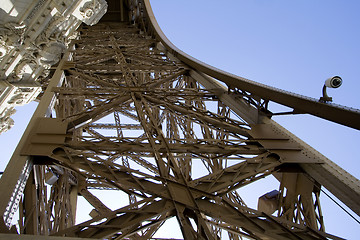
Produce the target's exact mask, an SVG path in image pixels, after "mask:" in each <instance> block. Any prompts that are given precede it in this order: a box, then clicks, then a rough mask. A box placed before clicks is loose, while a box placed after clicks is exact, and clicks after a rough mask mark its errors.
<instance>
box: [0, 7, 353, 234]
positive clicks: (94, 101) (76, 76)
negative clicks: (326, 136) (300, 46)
mask: <svg viewBox="0 0 360 240" xmlns="http://www.w3.org/2000/svg"><path fill="white" fill-rule="evenodd" d="M108 5H109V9H111V11H108V13H106V15H105V16H104V17H103V18H102V19H101V20H100V22H99V23H98V24H96V25H93V26H87V25H81V26H80V27H79V28H78V32H79V34H78V36H77V37H76V38H75V39H74V40H73V41H72V42H71V44H70V45H69V47H68V49H67V51H66V52H65V53H64V54H63V57H62V59H61V61H60V62H59V63H58V64H57V65H56V67H53V68H52V70H51V74H50V76H51V77H48V79H47V81H43V83H42V84H43V85H42V86H43V88H44V92H43V93H42V96H41V101H40V103H39V105H38V108H37V110H36V111H35V113H34V116H33V118H32V120H31V121H30V123H29V125H28V128H27V130H26V131H25V133H24V136H23V137H22V139H21V141H20V143H19V145H18V147H17V149H16V150H15V152H14V154H13V157H12V159H11V160H10V162H9V164H8V166H7V168H6V170H5V172H4V174H3V176H2V177H1V180H0V193H1V201H0V213H1V216H2V218H1V219H0V226H1V227H0V230H1V233H3V234H20V235H19V239H21V236H22V235H21V234H30V235H45V236H52V237H54V238H51V237H48V239H77V238H85V239H91V238H92V239H156V237H154V235H155V234H156V232H157V230H159V228H160V227H161V226H162V225H163V224H164V223H165V222H166V221H167V220H169V219H171V218H173V219H174V218H175V219H176V220H177V222H178V225H179V227H180V229H181V233H182V235H183V238H184V239H221V238H225V237H226V238H228V239H276V240H278V239H341V238H340V237H341V236H340V237H336V236H333V235H331V234H328V233H326V231H325V227H324V222H323V216H322V212H321V205H320V199H319V195H320V193H321V189H322V188H326V189H327V190H328V191H330V192H331V193H332V194H334V195H335V196H336V197H337V198H338V199H339V200H340V201H341V202H342V203H343V204H345V205H346V206H347V207H349V208H350V209H351V210H352V211H353V212H354V213H356V214H358V215H359V214H360V201H359V200H360V184H359V180H357V179H356V178H354V177H353V176H351V175H350V174H349V173H347V172H345V171H344V170H342V169H341V168H340V167H339V166H337V165H336V164H334V163H333V162H331V161H330V160H329V159H327V158H326V157H324V156H323V155H321V154H320V153H319V152H317V151H316V150H314V149H313V148H312V147H311V146H309V145H307V144H305V143H304V142H302V141H301V140H300V139H299V138H297V137H296V136H294V135H293V134H292V133H290V132H289V131H287V130H285V129H284V128H283V127H281V126H280V125H279V124H277V123H276V122H274V121H273V120H272V119H271V116H272V113H271V112H270V110H269V109H268V103H269V101H273V102H277V103H279V104H282V105H285V106H288V107H291V108H293V109H294V111H298V112H301V113H308V114H312V115H314V116H317V117H320V118H324V119H327V120H330V121H333V122H336V123H339V124H343V125H346V126H349V127H351V128H355V129H360V113H359V111H356V110H349V109H347V108H344V107H340V106H333V105H329V104H327V103H326V102H320V101H317V100H314V99H310V98H306V97H302V96H299V95H296V94H292V93H289V92H286V91H282V90H279V89H275V88H272V87H269V86H265V85H262V84H259V83H256V82H253V81H250V80H247V79H244V78H241V77H238V76H234V75H231V74H228V73H226V72H223V71H221V70H219V69H216V68H213V67H211V66H208V65H206V64H204V63H202V62H199V61H198V60H196V59H194V58H192V57H191V56H188V55H186V54H185V53H183V52H181V51H180V50H178V49H177V48H176V47H175V46H173V45H172V43H171V42H169V40H168V39H167V38H166V37H165V35H164V34H163V33H162V32H161V30H160V28H159V26H158V25H157V23H156V20H155V18H154V15H153V13H152V10H151V7H150V4H149V1H148V0H139V1H135V0H133V1H126V0H124V1H120V0H119V1H108ZM269 175H273V176H274V177H275V178H276V179H277V180H278V181H279V188H278V189H276V190H274V191H272V192H269V193H267V194H265V195H263V196H262V197H260V198H259V202H258V208H257V209H252V208H249V207H248V206H247V205H246V203H245V202H244V201H243V199H242V198H241V196H240V194H239V193H238V191H237V190H238V189H240V188H242V187H244V186H247V185H249V184H252V183H254V182H256V181H258V180H261V179H263V178H265V177H267V176H269ZM99 193H100V194H99ZM80 198H82V199H85V200H86V201H87V202H88V204H90V205H91V206H92V208H93V210H92V211H91V213H90V215H91V219H90V220H88V221H85V222H82V223H77V222H76V221H75V220H76V216H77V215H78V214H79V212H81V210H82V206H81V204H80V201H79V202H78V200H79V199H80ZM109 201H113V202H115V203H116V209H115V210H114V208H113V207H111V206H110V205H109V203H108V202H109ZM16 209H18V213H19V220H18V227H17V228H15V227H14V226H12V225H11V222H12V219H13V216H14V214H15V212H16ZM169 232H170V233H169V234H170V235H171V231H169ZM1 236H10V235H1ZM12 236H13V235H12ZM56 236H57V237H58V238H55V237H56ZM170 237H171V236H170ZM39 239H43V238H40V237H39ZM44 239H47V237H44ZM169 239H170V238H169Z"/></svg>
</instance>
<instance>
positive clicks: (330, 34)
mask: <svg viewBox="0 0 360 240" xmlns="http://www.w3.org/2000/svg"><path fill="white" fill-rule="evenodd" d="M151 4H152V8H153V11H154V13H155V16H156V18H157V21H158V22H159V25H160V27H161V28H162V30H163V31H164V33H165V35H166V36H167V37H168V38H169V39H170V41H172V42H173V43H174V44H175V45H176V46H177V47H178V48H180V49H181V50H183V51H184V52H186V53H188V54H190V55H191V56H193V57H195V58H198V59H199V60H201V61H203V62H206V63H208V64H210V65H213V66H215V67H218V68H220V69H222V70H226V71H228V72H231V73H234V74H236V75H239V76H241V77H245V78H248V79H251V80H254V81H257V82H261V83H264V84H267V85H271V86H274V87H277V88H281V89H284V90H287V91H291V92H295V93H298V94H301V95H305V96H309V97H313V98H316V99H318V98H319V97H320V96H321V94H322V92H321V91H322V86H323V84H324V81H325V79H327V78H328V77H331V76H334V75H339V76H341V77H342V79H343V85H342V86H341V87H340V88H338V89H329V90H328V95H329V96H331V97H333V100H334V101H333V102H334V104H340V105H345V106H348V107H353V108H357V109H360V100H359V89H360V82H359V76H360V66H359V63H360V61H359V60H360V59H359V58H360V41H359V40H360V28H359V27H360V15H359V10H360V2H359V1H351V0H350V1H349V0H347V1H331V0H330V1H329V0H326V1H325V0H316V1H313V0H312V1H310V0H303V1H285V0H273V1H265V0H256V1H255V0H253V1H245V0H227V1H221V2H220V1H214V0H207V1H205V0H197V1H190V0H185V1H184V0H182V1H179V0H176V1H175V0H172V1H166V0H151ZM270 109H272V110H273V111H274V112H277V111H283V110H284V108H283V107H281V106H278V105H276V104H272V105H271V108H270ZM273 119H274V120H276V121H277V122H279V123H280V124H282V125H283V126H284V127H286V128H287V129H288V130H290V131H291V132H293V133H295V134H296V135H297V136H298V137H300V138H301V139H302V140H304V141H305V142H307V143H308V144H309V145H311V146H313V147H314V148H315V149H316V150H318V151H319V152H321V153H322V154H324V155H325V156H326V157H328V158H330V159H331V160H332V161H334V162H335V163H337V164H338V165H340V166H341V167H342V168H344V169H345V170H347V171H348V172H350V173H351V174H352V175H354V176H355V177H357V178H360V168H359V167H360V163H359V160H360V157H359V154H358V149H359V147H360V131H357V130H354V129H350V128H348V127H344V126H341V125H338V124H335V123H331V122H329V121H326V120H322V119H319V118H316V117H312V116H309V115H297V116H282V117H274V118H273ZM359 200H360V199H359ZM322 208H323V214H324V215H325V227H326V229H327V231H328V232H329V233H333V234H335V235H338V236H341V237H344V238H347V239H357V236H358V232H359V231H360V225H359V224H358V223H356V222H355V221H354V220H352V219H351V218H350V217H348V216H347V215H346V214H344V213H343V211H342V210H340V209H339V208H338V207H336V206H335V205H334V204H333V203H332V202H331V201H330V200H329V199H328V198H326V197H323V198H322Z"/></svg>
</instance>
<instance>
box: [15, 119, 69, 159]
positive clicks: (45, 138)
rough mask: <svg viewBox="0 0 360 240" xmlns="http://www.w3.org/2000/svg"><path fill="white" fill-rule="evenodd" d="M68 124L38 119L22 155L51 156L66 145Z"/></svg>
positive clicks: (55, 120)
mask: <svg viewBox="0 0 360 240" xmlns="http://www.w3.org/2000/svg"><path fill="white" fill-rule="evenodd" d="M67 126H68V123H67V122H64V121H61V120H60V119H56V118H38V120H37V122H36V124H35V126H34V128H33V129H32V130H31V132H30V134H29V137H28V138H27V140H26V143H25V144H24V147H23V149H22V150H21V152H20V155H23V156H51V155H52V152H53V150H54V149H56V148H58V147H61V146H63V145H64V143H65V137H66V131H67Z"/></svg>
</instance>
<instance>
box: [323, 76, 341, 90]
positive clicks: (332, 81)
mask: <svg viewBox="0 0 360 240" xmlns="http://www.w3.org/2000/svg"><path fill="white" fill-rule="evenodd" d="M341 84H342V79H341V77H339V76H334V77H331V78H328V79H326V81H325V86H326V87H329V88H338V87H340V86H341Z"/></svg>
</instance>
